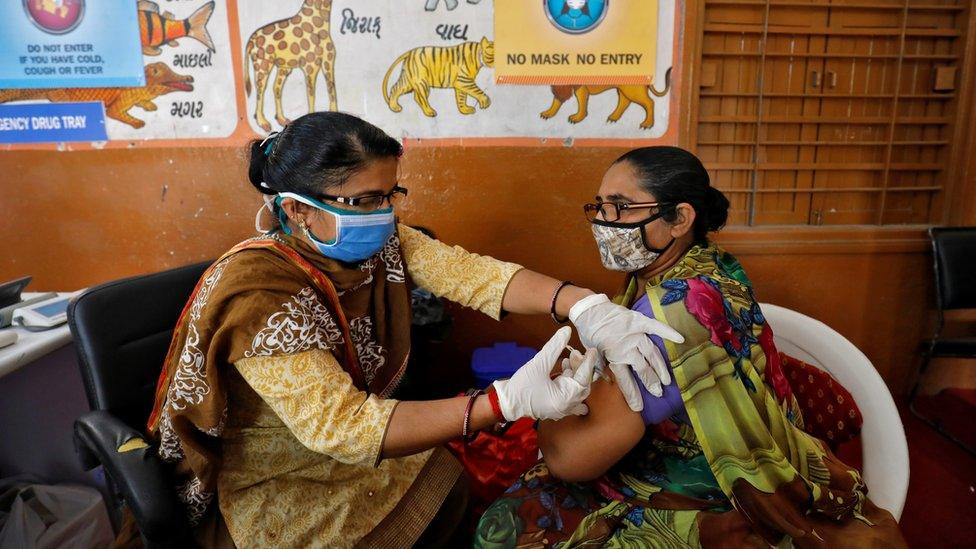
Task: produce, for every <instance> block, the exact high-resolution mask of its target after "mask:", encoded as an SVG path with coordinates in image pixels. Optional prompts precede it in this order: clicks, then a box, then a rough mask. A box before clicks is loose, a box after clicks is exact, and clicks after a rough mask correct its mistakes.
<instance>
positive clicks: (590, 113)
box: [238, 0, 676, 142]
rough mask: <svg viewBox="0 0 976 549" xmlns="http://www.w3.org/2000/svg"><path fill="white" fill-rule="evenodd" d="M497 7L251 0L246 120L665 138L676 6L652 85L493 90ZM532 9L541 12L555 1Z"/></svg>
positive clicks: (383, 0) (426, 1) (453, 134)
mask: <svg viewBox="0 0 976 549" xmlns="http://www.w3.org/2000/svg"><path fill="white" fill-rule="evenodd" d="M561 1H565V2H566V4H567V6H569V5H572V6H577V7H581V6H578V5H579V4H582V5H584V6H583V7H585V5H586V4H587V2H586V1H583V0H561ZM591 1H592V0H591ZM496 3H497V2H492V1H491V0H398V1H396V2H390V1H388V0H304V1H302V0H279V1H276V2H257V1H243V0H242V1H240V2H238V15H239V22H240V40H241V47H242V55H243V63H242V64H243V71H244V75H243V80H244V95H245V101H246V109H247V112H246V119H247V121H248V123H249V125H250V127H251V129H252V130H253V131H254V132H256V133H257V134H259V135H261V134H265V133H267V132H269V131H272V130H278V129H281V128H282V127H283V125H284V124H286V123H287V122H288V121H289V120H293V119H295V118H297V117H299V116H301V115H303V114H305V113H308V112H310V111H313V110H323V109H338V110H342V111H345V112H350V113H353V114H356V115H359V116H362V117H364V118H365V119H367V120H369V121H371V122H373V123H375V124H377V125H378V126H380V127H382V128H383V129H385V130H386V131H388V132H390V133H391V134H393V135H395V136H398V137H402V138H406V139H419V140H425V139H442V138H454V139H457V138H462V139H471V138H475V139H481V138H485V139H497V138H539V139H544V140H548V139H552V140H558V141H560V142H565V141H566V140H572V139H576V138H597V139H601V138H610V139H653V138H660V137H661V136H663V135H664V134H665V133H666V132H667V130H668V127H669V124H668V120H669V113H670V110H671V104H672V103H671V101H670V99H671V97H672V96H673V91H672V83H671V73H672V70H671V69H672V66H673V65H674V62H675V45H674V42H675V33H674V30H675V21H676V13H675V1H674V0H659V1H658V2H656V14H655V16H656V22H657V23H656V32H655V33H654V39H655V40H656V43H655V48H654V49H655V50H656V51H655V53H654V55H655V58H654V60H653V64H652V65H653V67H654V70H653V72H654V74H653V77H652V83H651V84H649V85H647V84H631V85H621V86H613V85H606V84H604V85H588V86H580V85H563V86H549V85H511V84H496V83H495V74H494V71H495V69H494V67H495V63H496V55H495V47H494V30H495V29H494V11H493V8H494V6H495V4H496ZM548 3H551V2H548ZM610 3H611V4H613V2H610ZM531 4H533V5H534V4H539V7H540V9H542V8H543V4H546V2H542V0H539V1H537V2H531ZM603 4H606V3H605V2H604V3H603ZM610 9H613V8H612V7H611V8H610ZM574 13H575V12H574ZM547 24H548V23H547ZM644 61H645V62H648V60H646V59H645V60H644ZM466 142H468V141H466Z"/></svg>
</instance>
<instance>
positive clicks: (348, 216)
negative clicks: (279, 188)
mask: <svg viewBox="0 0 976 549" xmlns="http://www.w3.org/2000/svg"><path fill="white" fill-rule="evenodd" d="M283 198H291V199H294V200H296V201H298V202H301V203H302V204H306V205H309V206H311V207H313V208H316V209H319V210H322V211H323V212H326V213H328V214H330V215H332V217H334V218H335V223H336V237H335V239H333V240H330V241H328V242H322V241H321V240H319V239H318V238H315V235H313V234H312V232H311V231H309V230H308V229H307V228H306V229H305V236H306V237H307V238H308V240H309V242H311V243H312V244H313V245H314V246H315V248H316V249H318V251H319V252H320V253H321V254H322V255H324V256H326V257H331V258H332V259H338V260H339V261H345V262H347V263H357V262H359V261H362V260H364V259H368V258H370V257H372V256H374V255H376V253H378V252H379V251H380V250H382V249H383V246H384V245H386V242H387V241H388V240H389V239H390V237H391V236H393V231H394V230H395V229H396V217H395V216H394V215H393V207H392V206H391V207H389V208H384V209H382V210H376V211H373V212H356V211H350V210H340V209H339V208H336V207H334V206H329V205H328V204H325V203H323V202H320V201H318V200H315V199H314V198H311V197H308V196H304V195H300V194H295V193H280V194H278V198H276V199H275V203H276V205H277V206H278V216H279V217H278V219H279V221H280V222H281V228H282V231H284V233H285V234H291V229H289V228H288V223H287V218H286V216H285V212H284V210H283V209H282V208H281V200H282V199H283Z"/></svg>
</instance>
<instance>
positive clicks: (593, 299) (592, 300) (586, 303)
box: [569, 294, 610, 324]
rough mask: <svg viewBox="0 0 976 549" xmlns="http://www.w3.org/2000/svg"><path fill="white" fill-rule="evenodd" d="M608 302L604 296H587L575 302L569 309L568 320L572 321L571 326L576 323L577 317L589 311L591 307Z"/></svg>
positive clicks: (608, 299) (607, 298)
mask: <svg viewBox="0 0 976 549" xmlns="http://www.w3.org/2000/svg"><path fill="white" fill-rule="evenodd" d="M609 302H610V298H609V297H607V296H606V294H593V295H588V296H586V297H584V298H583V299H581V300H579V301H577V302H576V303H575V304H574V305H573V306H572V307H570V309H569V319H570V320H571V321H573V324H576V321H577V320H579V317H580V316H581V315H582V314H583V313H585V312H586V311H587V310H589V309H590V308H591V307H593V306H595V305H599V304H601V303H609Z"/></svg>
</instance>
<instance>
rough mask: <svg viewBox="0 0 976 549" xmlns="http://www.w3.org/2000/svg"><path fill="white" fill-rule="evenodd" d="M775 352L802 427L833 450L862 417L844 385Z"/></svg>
mask: <svg viewBox="0 0 976 549" xmlns="http://www.w3.org/2000/svg"><path fill="white" fill-rule="evenodd" d="M779 356H780V361H781V362H782V365H783V371H784V372H785V373H786V377H787V379H788V380H789V382H790V387H792V388H793V394H795V395H796V400H797V403H798V404H799V405H800V411H801V412H802V413H803V424H804V425H803V430H804V431H806V432H807V433H810V434H811V435H813V436H815V437H817V438H819V439H821V440H824V441H826V442H827V444H829V445H830V447H831V449H833V450H836V449H837V447H838V446H840V445H841V444H843V443H845V442H847V441H849V440H851V439H853V438H855V437H857V436H858V435H860V434H861V424H862V423H864V419H863V417H862V416H861V410H860V409H859V408H858V407H857V403H855V402H854V398H853V397H851V393H849V392H848V391H847V389H845V388H844V387H843V386H842V385H841V384H840V383H838V382H837V381H836V380H835V379H834V378H833V377H831V376H830V374H828V373H827V372H825V371H823V370H821V369H820V368H817V367H816V366H812V365H810V364H807V363H806V362H803V361H802V360H799V359H796V358H793V357H791V356H789V355H786V354H784V353H779Z"/></svg>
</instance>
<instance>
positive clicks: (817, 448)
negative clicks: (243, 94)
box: [621, 245, 893, 544]
mask: <svg viewBox="0 0 976 549" xmlns="http://www.w3.org/2000/svg"><path fill="white" fill-rule="evenodd" d="M636 289H637V287H636V283H635V281H633V280H632V281H631V282H630V285H629V287H628V289H627V292H626V293H625V295H624V296H622V298H621V301H622V302H624V303H630V302H632V301H633V300H634V296H635V295H636ZM646 292H647V294H648V297H649V300H650V303H651V305H652V307H653V310H654V315H655V317H656V318H658V319H661V320H663V321H664V322H666V323H667V324H668V325H670V326H671V327H672V328H674V329H676V330H678V332H680V333H682V334H683V335H684V336H685V343H683V344H674V343H671V342H667V349H668V354H669V356H670V359H671V365H672V368H673V372H674V378H675V381H676V383H677V384H678V386H679V388H680V389H681V396H682V400H683V401H684V404H685V407H686V409H687V412H688V416H689V418H690V419H691V423H692V427H693V428H694V431H695V434H696V436H697V438H698V442H699V444H700V445H701V448H702V451H703V453H704V454H705V457H706V458H707V460H708V464H709V467H710V468H711V469H712V472H713V473H714V475H715V478H716V480H717V481H718V483H719V486H720V487H721V489H722V491H723V492H724V493H725V494H726V496H727V497H728V498H729V500H730V501H732V503H733V505H734V506H735V508H736V510H737V511H738V513H734V515H735V516H736V517H738V519H739V520H741V519H742V518H744V520H745V521H747V522H748V525H749V527H750V528H749V529H750V530H752V531H753V532H754V533H756V534H758V535H759V536H761V537H762V538H763V540H765V541H766V542H767V543H770V544H777V543H779V542H780V541H781V539H782V538H783V536H784V535H789V536H791V538H792V539H793V540H794V541H796V540H798V539H802V538H805V537H807V536H812V537H813V538H814V539H820V540H823V539H824V538H825V537H827V538H828V539H829V537H830V531H831V530H833V529H834V528H835V527H836V525H837V524H840V523H842V522H843V521H845V520H846V519H849V518H851V517H857V518H861V519H863V520H864V521H865V522H869V523H870V521H868V519H867V518H864V515H866V514H868V513H869V512H870V514H871V515H872V517H873V516H875V514H876V512H878V513H881V515H880V516H881V517H882V518H884V515H886V513H884V512H883V511H880V510H878V509H877V508H875V507H874V506H873V505H871V504H870V502H868V501H867V499H866V494H867V488H866V486H865V485H864V482H863V481H862V479H861V475H860V474H859V473H858V471H856V470H855V469H852V468H850V467H848V466H846V465H844V464H843V463H841V462H840V461H839V460H837V458H836V457H835V456H834V455H833V454H831V453H830V451H829V450H828V449H827V446H826V445H825V444H824V443H823V442H822V441H820V440H818V439H816V438H815V437H813V436H811V435H808V434H807V433H805V432H804V431H803V430H802V418H801V417H800V414H799V412H798V407H797V406H796V401H795V398H794V397H793V395H792V392H791V390H790V386H789V384H788V383H787V380H786V378H785V376H784V375H783V370H782V367H781V364H780V362H779V355H778V353H777V351H776V347H775V345H774V343H773V333H772V330H771V329H770V327H769V325H768V324H767V323H766V320H765V318H764V317H763V314H762V310H761V309H760V308H759V304H758V303H757V301H756V299H755V297H754V295H753V290H752V285H751V283H750V282H749V279H748V278H747V277H746V276H745V272H744V271H743V269H742V267H741V266H740V265H739V263H738V261H737V260H736V259H735V258H734V257H733V256H732V255H731V254H728V253H726V252H725V251H723V250H722V249H721V248H719V247H718V246H715V245H709V246H694V247H692V248H691V249H690V250H689V251H688V252H687V254H686V255H685V257H684V258H682V259H681V260H680V261H679V262H678V263H677V264H676V265H675V266H674V267H673V268H672V269H671V270H669V271H668V272H667V273H665V274H663V275H660V276H658V277H656V278H655V279H652V280H651V281H649V282H648V284H647V287H646ZM724 515H729V514H728V513H725V514H724ZM716 516H717V517H722V516H723V515H716ZM887 516H888V517H889V518H890V515H887ZM709 518H711V517H709ZM729 518H730V517H729V516H726V517H725V519H718V520H728V519H729ZM892 522H893V521H892ZM831 524H833V525H834V526H831ZM700 529H701V530H700V531H701V534H702V536H703V540H702V541H703V542H704V541H705V538H707V537H708V534H709V531H710V530H711V531H714V532H724V534H723V535H727V534H728V531H729V525H728V524H724V525H723V527H719V528H709V527H707V523H706V521H705V520H704V519H703V523H702V524H701V525H700ZM807 539H811V538H807Z"/></svg>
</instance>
